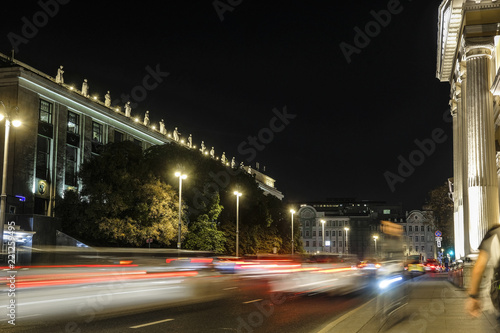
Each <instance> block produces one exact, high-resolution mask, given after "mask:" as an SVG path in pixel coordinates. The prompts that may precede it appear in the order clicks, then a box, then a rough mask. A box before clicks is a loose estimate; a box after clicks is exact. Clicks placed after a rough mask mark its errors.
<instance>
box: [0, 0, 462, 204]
mask: <svg viewBox="0 0 500 333" xmlns="http://www.w3.org/2000/svg"><path fill="white" fill-rule="evenodd" d="M139 4H140V5H139ZM139 4H138V3H137V2H133V1H123V2H120V3H102V2H96V1H87V2H85V3H81V2H70V1H63V0H60V1H56V0H47V1H40V2H33V3H30V4H26V3H19V2H9V3H6V4H5V5H4V6H5V9H4V12H5V13H8V15H9V24H4V25H3V26H2V28H1V33H0V36H1V38H2V42H1V43H0V45H1V49H0V52H2V53H5V54H7V55H10V54H11V49H12V48H15V49H16V50H17V51H16V53H15V57H16V59H18V60H20V61H22V62H25V63H26V64H28V65H30V66H32V67H34V68H36V69H38V70H40V71H42V72H44V73H46V74H48V75H51V76H54V77H55V76H56V73H57V69H58V68H59V66H61V65H62V66H64V71H65V73H64V79H65V82H66V83H73V84H75V86H76V87H77V88H78V89H80V88H81V84H82V82H83V80H84V79H87V80H88V84H89V91H90V94H94V93H95V94H98V95H99V98H100V99H101V100H104V94H105V93H106V92H107V91H108V90H109V91H110V93H111V97H112V100H113V101H114V103H113V104H118V105H119V106H121V107H123V105H124V104H125V101H126V100H127V99H129V100H130V101H131V102H132V103H134V108H133V110H132V115H133V116H139V117H141V119H142V117H143V116H144V113H145V112H146V111H150V118H151V121H152V123H155V122H156V123H158V122H159V121H160V120H161V119H164V120H165V123H166V127H167V130H169V131H172V130H173V128H174V127H178V128H179V131H180V132H181V134H182V135H183V136H188V135H189V134H192V135H193V138H194V143H195V144H196V145H199V144H200V142H201V141H202V140H203V141H205V145H206V146H207V147H209V148H210V147H212V146H214V147H215V150H216V154H217V155H219V156H220V154H222V152H225V153H226V156H227V157H228V158H232V157H233V156H234V157H235V158H236V160H237V161H238V164H239V162H241V161H243V162H244V163H245V164H246V165H252V166H253V167H255V164H256V163H257V162H258V163H259V164H260V167H261V168H260V169H261V171H262V170H263V167H264V166H265V167H266V173H267V174H269V176H271V177H273V178H275V179H276V187H277V189H279V190H280V191H282V192H283V194H284V195H285V201H294V202H295V201H324V200H326V199H327V198H336V197H353V198H356V199H358V200H377V201H379V200H381V201H386V202H388V203H399V202H402V203H403V205H404V207H405V209H406V210H412V209H421V208H422V207H421V206H422V203H423V201H424V199H425V196H426V194H427V192H429V191H430V190H431V189H433V188H435V187H437V186H439V185H441V184H444V183H445V182H446V180H447V178H449V177H452V131H451V123H450V117H449V106H448V101H449V90H450V87H449V84H448V83H441V82H439V81H438V80H437V79H436V77H435V71H436V38H437V13H438V12H437V9H438V6H439V4H440V1H430V2H425V3H424V2H416V1H410V0H401V1H396V0H389V1H356V2H353V1H350V2H344V3H337V2H332V3H323V2H319V1H318V2H311V1H305V0H304V1H293V2H290V1H272V2H263V1H260V2H259V1H257V2H255V1H254V2H244V1H232V2H229V1H224V0H220V1H191V2H189V3H184V2H163V3H161V4H160V3H157V2H153V1H142V2H140V3H139ZM0 100H1V97H0Z"/></svg>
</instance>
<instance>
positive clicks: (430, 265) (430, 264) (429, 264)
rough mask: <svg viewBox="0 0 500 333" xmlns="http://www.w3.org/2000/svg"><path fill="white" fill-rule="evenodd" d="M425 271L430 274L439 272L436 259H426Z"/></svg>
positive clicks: (439, 267) (439, 268) (439, 266)
mask: <svg viewBox="0 0 500 333" xmlns="http://www.w3.org/2000/svg"><path fill="white" fill-rule="evenodd" d="M425 271H426V272H431V273H436V272H440V271H441V265H440V264H439V261H437V260H436V259H427V261H426V262H425Z"/></svg>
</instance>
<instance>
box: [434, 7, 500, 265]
mask: <svg viewBox="0 0 500 333" xmlns="http://www.w3.org/2000/svg"><path fill="white" fill-rule="evenodd" d="M499 27H500V2H497V1H494V0H444V1H443V2H442V3H441V5H440V7H439V21H438V44H437V71H436V76H437V78H438V79H439V80H440V81H441V82H448V83H449V84H450V98H451V99H450V106H451V114H452V117H453V156H454V158H453V169H454V170H453V179H452V181H451V184H452V186H451V190H450V191H451V192H452V195H453V201H454V231H455V253H456V257H457V258H460V257H464V256H468V255H471V254H474V253H476V252H477V251H478V247H479V244H480V242H481V240H482V238H483V237H484V235H485V233H486V231H487V230H488V229H489V228H490V227H492V226H493V225H496V224H498V223H499V194H498V188H499V187H498V182H499V151H500V144H499V142H500V141H499V139H500V131H499V127H498V126H499V125H500V118H499V115H500V72H499V69H500V45H499V40H500V29H499Z"/></svg>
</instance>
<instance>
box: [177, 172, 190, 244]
mask: <svg viewBox="0 0 500 333" xmlns="http://www.w3.org/2000/svg"><path fill="white" fill-rule="evenodd" d="M175 176H176V177H179V231H178V237H177V249H179V250H180V249H181V225H182V222H181V217H182V180H183V179H186V178H187V175H185V174H182V173H181V172H179V171H177V172H176V173H175Z"/></svg>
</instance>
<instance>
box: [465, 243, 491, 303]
mask: <svg viewBox="0 0 500 333" xmlns="http://www.w3.org/2000/svg"><path fill="white" fill-rule="evenodd" d="M488 258H489V255H488V252H486V251H484V250H480V251H479V256H478V257H477V260H476V263H475V264H474V268H473V269H472V277H471V281H470V286H469V290H468V292H469V295H472V296H476V295H478V294H479V286H480V285H481V280H482V278H483V274H484V270H485V269H486V264H487V263H488Z"/></svg>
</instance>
